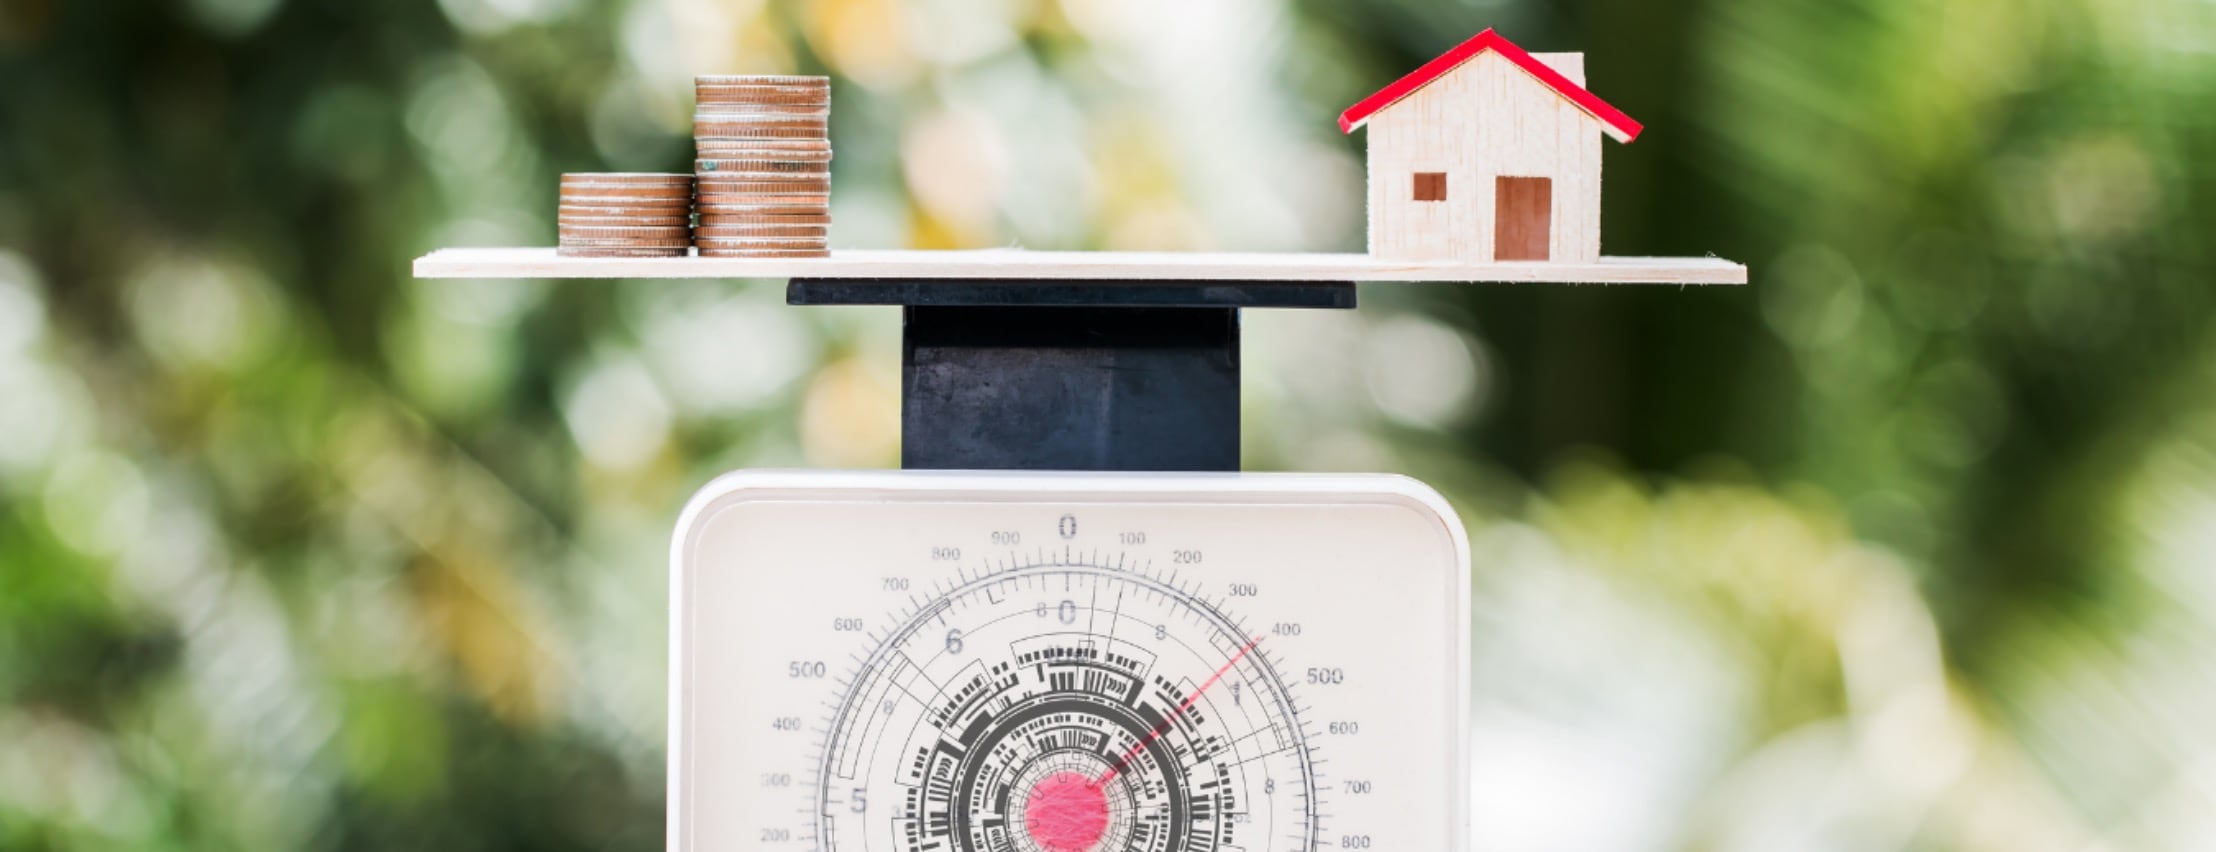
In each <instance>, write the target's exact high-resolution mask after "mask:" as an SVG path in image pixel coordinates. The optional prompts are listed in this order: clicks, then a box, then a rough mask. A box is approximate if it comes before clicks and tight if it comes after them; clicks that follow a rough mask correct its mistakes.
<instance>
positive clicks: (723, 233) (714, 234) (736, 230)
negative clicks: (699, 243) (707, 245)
mask: <svg viewBox="0 0 2216 852" xmlns="http://www.w3.org/2000/svg"><path fill="white" fill-rule="evenodd" d="M830 235H831V226H829V225H711V226H709V227H705V228H695V229H693V239H696V240H697V239H701V238H707V239H711V240H759V239H769V240H809V239H823V238H826V237H829V236H830Z"/></svg>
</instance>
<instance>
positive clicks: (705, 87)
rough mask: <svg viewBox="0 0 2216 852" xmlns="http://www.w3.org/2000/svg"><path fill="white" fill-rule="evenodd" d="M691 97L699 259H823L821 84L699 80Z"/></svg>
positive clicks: (827, 204)
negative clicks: (702, 257) (693, 99)
mask: <svg viewBox="0 0 2216 852" xmlns="http://www.w3.org/2000/svg"><path fill="white" fill-rule="evenodd" d="M693 93H694V96H695V107H694V111H693V145H694V146H695V148H696V149H697V152H696V153H695V156H696V157H698V159H696V160H695V161H694V162H693V169H694V177H695V178H696V179H697V182H696V187H695V189H696V191H697V193H698V195H697V196H696V197H695V199H694V202H695V205H696V207H697V208H698V209H699V211H700V227H699V228H697V229H695V230H694V231H693V245H695V246H698V247H699V248H700V253H701V255H703V256H709V257H825V256H828V255H830V253H831V251H830V231H831V132H830V125H831V80H830V78H828V77H786V76H716V77H699V78H695V79H694V81H693Z"/></svg>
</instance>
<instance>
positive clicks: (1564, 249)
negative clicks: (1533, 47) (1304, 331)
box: [1368, 51, 1606, 263]
mask: <svg viewBox="0 0 2216 852" xmlns="http://www.w3.org/2000/svg"><path fill="white" fill-rule="evenodd" d="M1533 57H1534V58H1535V59H1537V60H1538V61H1539V62H1542V63H1544V64H1546V65H1547V67H1550V68H1553V69H1554V70H1555V71H1557V72H1560V73H1561V75H1562V76H1563V77H1565V78H1568V79H1569V80H1570V81H1571V82H1573V83H1576V84H1578V85H1580V86H1582V85H1584V82H1585V57H1584V55H1583V54H1578V53H1541V54H1533ZM1368 127H1369V134H1370V137H1369V140H1368V144H1369V183H1370V188H1369V249H1370V254H1373V255H1376V256H1378V257H1385V258H1394V259H1405V260H1438V259H1447V258H1452V259H1455V260H1460V261H1464V262H1470V263H1478V262H1484V261H1489V260H1494V259H1496V257H1498V256H1499V255H1498V254H1497V252H1496V245H1495V240H1496V236H1497V234H1496V228H1497V225H1496V223H1495V221H1494V215H1493V214H1494V211H1495V209H1496V206H1497V203H1498V202H1497V201H1496V199H1495V196H1494V192H1495V181H1496V179H1498V178H1502V177H1526V178H1547V179H1550V180H1552V181H1553V186H1554V188H1553V197H1552V202H1553V203H1552V210H1551V219H1550V220H1549V222H1548V227H1547V231H1548V245H1547V252H1546V254H1547V256H1548V257H1549V258H1551V259H1552V260H1554V261H1558V262H1568V263H1588V262H1592V261H1594V260H1595V259H1597V258H1599V257H1600V167H1601V160H1600V157H1601V151H1600V148H1601V139H1602V137H1603V131H1604V129H1605V127H1606V126H1605V125H1604V124H1603V123H1602V122H1601V121H1600V120H1598V119H1596V118H1594V117H1593V116H1592V114H1591V113H1588V112H1586V111H1585V110H1584V109H1583V108H1581V107H1579V106H1578V105H1577V104H1576V103H1574V102H1572V101H1570V100H1569V99H1567V98H1564V97H1563V96H1562V95H1561V94H1560V93H1558V92H1557V91H1555V90H1554V89H1553V88H1551V87H1549V86H1547V85H1546V84H1545V83H1542V82H1541V81H1540V80H1539V79H1538V78H1536V77H1533V76H1532V75H1531V74H1530V73H1529V72H1527V71H1525V70H1524V69H1523V68H1522V67H1521V66H1518V65H1517V64H1516V63H1515V62H1512V61H1510V60H1509V59H1508V58H1507V57H1505V56H1502V55H1501V54H1499V53H1498V52H1492V51H1487V52H1484V53H1480V54H1478V55H1476V56H1475V57H1473V58H1471V59H1470V60H1469V61H1467V62H1464V63H1463V64H1462V65H1461V66H1459V67H1457V68H1455V69H1453V70H1451V71H1448V72H1446V73H1444V74H1441V75H1439V76H1438V77H1436V78H1434V79H1432V80H1431V82H1430V83H1429V84H1427V85H1425V86H1424V87H1423V88H1421V89H1418V90H1416V91H1414V92H1412V93H1410V94H1409V95H1408V96H1406V97H1404V98H1402V99H1401V100H1400V101H1399V102H1398V103H1395V104H1393V105H1392V106H1389V107H1386V108H1384V109H1383V110H1380V111H1379V112H1378V113H1377V114H1375V115H1373V116H1371V117H1370V118H1369V120H1368ZM1422 172H1445V173H1446V175H1447V178H1446V183H1447V187H1448V190H1447V198H1446V200H1445V201H1443V202H1422V201H1417V200H1415V198H1414V197H1413V194H1412V193H1410V192H1408V187H1409V186H1410V185H1411V181H1412V180H1413V177H1412V176H1413V175H1415V174H1417V173H1422Z"/></svg>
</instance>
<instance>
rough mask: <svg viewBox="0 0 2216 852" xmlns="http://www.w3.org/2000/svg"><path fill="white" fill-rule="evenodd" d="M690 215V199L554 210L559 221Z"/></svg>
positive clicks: (560, 206) (665, 217)
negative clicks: (668, 202)
mask: <svg viewBox="0 0 2216 852" xmlns="http://www.w3.org/2000/svg"><path fill="white" fill-rule="evenodd" d="M690 215H692V202H691V201H690V200H689V199H688V200H687V201H686V202H685V203H684V204H664V205H654V206H645V205H638V204H562V205H557V206H556V207H555V208H554V217H555V218H556V219H557V220H559V219H568V218H572V217H583V218H588V219H613V218H623V219H631V218H643V219H682V218H684V217H686V216H690Z"/></svg>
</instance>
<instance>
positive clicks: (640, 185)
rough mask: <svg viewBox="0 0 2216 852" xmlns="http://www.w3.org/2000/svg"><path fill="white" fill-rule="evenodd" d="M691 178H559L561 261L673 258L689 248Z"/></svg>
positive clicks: (589, 174)
mask: <svg viewBox="0 0 2216 852" xmlns="http://www.w3.org/2000/svg"><path fill="white" fill-rule="evenodd" d="M692 196H693V176H692V175H681V174H651V173H630V172H583V173H576V174H565V175H562V195H561V207H560V208H558V209H557V210H556V211H555V230H556V231H557V233H558V234H559V236H560V238H561V241H560V243H559V244H558V245H557V246H556V248H555V250H554V251H555V253H556V254H559V255H561V256H563V257H678V256H682V255H684V254H685V252H686V250H687V249H689V248H691V247H692Z"/></svg>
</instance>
